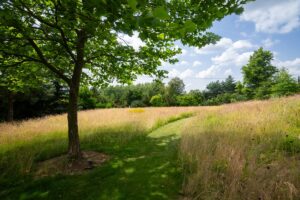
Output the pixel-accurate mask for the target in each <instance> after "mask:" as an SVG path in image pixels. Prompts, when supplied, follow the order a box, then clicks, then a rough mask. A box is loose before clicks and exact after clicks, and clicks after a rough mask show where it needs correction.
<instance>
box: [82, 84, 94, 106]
mask: <svg viewBox="0 0 300 200" xmlns="http://www.w3.org/2000/svg"><path fill="white" fill-rule="evenodd" d="M96 106H97V98H96V95H95V94H94V92H93V90H91V89H90V88H88V87H87V86H85V87H81V88H80V90H79V103H78V107H79V109H83V110H85V109H93V108H96Z"/></svg>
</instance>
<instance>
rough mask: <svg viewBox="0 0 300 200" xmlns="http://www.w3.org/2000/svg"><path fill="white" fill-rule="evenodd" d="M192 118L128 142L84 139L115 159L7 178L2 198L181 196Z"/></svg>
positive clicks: (88, 146) (0, 192) (91, 147)
mask: <svg viewBox="0 0 300 200" xmlns="http://www.w3.org/2000/svg"><path fill="white" fill-rule="evenodd" d="M187 120H189V119H183V120H179V121H176V122H173V123H170V124H167V125H165V126H163V127H161V128H159V129H157V130H155V131H153V132H152V133H151V134H150V135H148V136H147V135H142V134H141V135H136V136H134V137H132V138H131V139H130V140H129V141H128V142H126V143H124V144H123V145H119V144H116V145H114V137H113V136H112V137H111V138H112V139H111V141H109V142H101V143H98V142H97V139H96V138H97V137H96V136H92V137H95V138H87V139H84V140H83V142H82V147H83V149H88V150H93V151H98V152H104V153H105V154H107V155H110V157H111V159H110V160H109V161H108V162H106V163H104V164H103V166H101V167H98V168H95V169H93V170H91V171H88V172H87V173H84V174H80V175H72V176H66V175H57V176H55V177H45V178H41V179H38V180H34V179H33V178H32V177H25V178H23V179H22V180H18V181H16V182H14V183H10V184H9V185H7V184H6V185H4V184H1V185H0V187H1V190H0V199H13V200H15V199H109V200H113V199H134V200H135V199H149V200H150V199H155V200H157V199H177V198H178V196H179V193H180V190H181V183H182V168H181V164H180V162H179V160H178V156H177V153H178V149H177V147H178V134H179V133H180V131H181V128H182V127H183V125H184V124H185V123H186V121H187Z"/></svg>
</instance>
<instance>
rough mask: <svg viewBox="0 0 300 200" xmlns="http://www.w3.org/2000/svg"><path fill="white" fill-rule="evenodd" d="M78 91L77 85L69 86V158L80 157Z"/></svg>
mask: <svg viewBox="0 0 300 200" xmlns="http://www.w3.org/2000/svg"><path fill="white" fill-rule="evenodd" d="M78 91H79V87H76V86H70V92H69V107H68V136H69V147H68V154H69V157H70V159H72V160H79V159H81V158H82V155H81V150H80V141H79V133H78V119H77V101H78Z"/></svg>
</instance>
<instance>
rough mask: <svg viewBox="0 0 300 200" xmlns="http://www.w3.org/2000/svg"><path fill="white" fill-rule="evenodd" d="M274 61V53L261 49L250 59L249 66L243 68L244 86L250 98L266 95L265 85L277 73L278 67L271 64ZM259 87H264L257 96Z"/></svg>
mask: <svg viewBox="0 0 300 200" xmlns="http://www.w3.org/2000/svg"><path fill="white" fill-rule="evenodd" d="M272 60H273V54H272V52H270V51H265V50H264V49H263V48H259V49H258V50H257V51H255V52H254V53H253V55H252V56H251V57H250V59H249V62H248V64H247V65H245V66H243V67H242V73H243V75H244V84H245V87H246V88H247V90H246V91H247V93H248V96H249V97H253V96H255V95H256V96H264V95H265V94H264V93H265V92H264V91H265V89H264V85H265V83H266V82H268V81H271V79H272V77H273V75H274V74H275V73H276V71H277V69H276V67H275V66H273V65H272V64H271V61H272ZM259 87H262V88H260V89H259V94H255V90H256V89H258V88H259Z"/></svg>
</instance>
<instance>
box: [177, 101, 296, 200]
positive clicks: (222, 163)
mask: <svg viewBox="0 0 300 200" xmlns="http://www.w3.org/2000/svg"><path fill="white" fill-rule="evenodd" d="M187 127H188V129H187V130H185V132H184V134H183V136H182V141H181V156H182V159H183V163H184V167H185V180H184V184H183V191H184V194H185V198H186V199H228V200H229V199H249V200H250V199H251V200H252V199H264V200H274V199H284V200H285V199H299V198H300V156H299V153H300V138H299V136H300V96H294V97H289V98H282V99H274V100H269V101H254V102H246V103H238V104H232V105H225V106H220V107H218V108H217V109H215V110H214V111H211V112H207V113H202V114H199V116H198V117H197V118H196V119H195V120H194V121H191V122H190V125H189V126H187Z"/></svg>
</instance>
